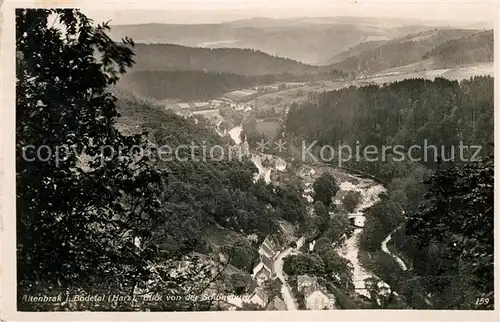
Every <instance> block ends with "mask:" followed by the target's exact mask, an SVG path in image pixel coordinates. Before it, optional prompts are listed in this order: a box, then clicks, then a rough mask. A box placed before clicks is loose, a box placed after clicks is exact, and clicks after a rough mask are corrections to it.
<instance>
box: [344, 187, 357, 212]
mask: <svg viewBox="0 0 500 322" xmlns="http://www.w3.org/2000/svg"><path fill="white" fill-rule="evenodd" d="M360 200H361V193H360V192H359V191H348V192H347V193H346V194H345V196H344V198H343V199H342V204H343V205H344V207H345V209H346V210H347V211H348V212H354V209H355V208H356V206H357V205H358V203H359V201H360Z"/></svg>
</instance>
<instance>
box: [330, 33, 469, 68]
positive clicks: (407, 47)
mask: <svg viewBox="0 0 500 322" xmlns="http://www.w3.org/2000/svg"><path fill="white" fill-rule="evenodd" d="M475 33H477V30H469V29H444V30H443V29H435V30H429V31H424V32H420V33H417V34H413V35H409V36H406V37H403V38H399V39H395V40H392V41H389V42H387V43H385V44H383V45H381V46H379V47H377V48H374V49H371V50H367V51H363V52H361V53H360V54H359V55H356V56H351V57H349V58H347V59H345V60H343V61H341V62H338V63H334V64H332V65H329V67H330V68H334V69H340V70H344V71H356V72H357V73H358V74H359V73H375V72H379V71H382V70H384V69H387V68H391V67H395V66H403V65H407V64H411V63H415V62H418V61H421V60H422V57H423V56H424V55H425V54H427V53H428V52H429V51H430V50H432V48H434V47H436V46H438V45H440V44H442V43H445V42H447V41H449V40H452V39H457V38H461V37H467V36H471V35H473V34H475Z"/></svg>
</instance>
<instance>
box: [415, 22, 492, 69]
mask: <svg viewBox="0 0 500 322" xmlns="http://www.w3.org/2000/svg"><path fill="white" fill-rule="evenodd" d="M493 41H494V34H493V30H487V31H482V32H479V33H476V34H473V35H471V36H467V37H462V38H458V39H452V40H448V41H446V42H444V43H442V44H440V45H438V46H436V47H434V48H433V49H432V50H431V51H429V52H428V53H427V54H426V55H425V56H424V59H427V58H434V59H435V60H436V61H437V62H440V63H443V64H444V65H445V66H454V65H460V64H474V63H481V62H492V61H493V57H494V46H493Z"/></svg>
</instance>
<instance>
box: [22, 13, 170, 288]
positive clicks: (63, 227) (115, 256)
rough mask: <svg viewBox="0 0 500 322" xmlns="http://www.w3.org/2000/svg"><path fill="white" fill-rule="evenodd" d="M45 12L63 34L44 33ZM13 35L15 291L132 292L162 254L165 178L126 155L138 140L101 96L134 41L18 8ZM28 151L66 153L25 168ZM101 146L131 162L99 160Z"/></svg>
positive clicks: (67, 16) (75, 20)
mask: <svg viewBox="0 0 500 322" xmlns="http://www.w3.org/2000/svg"><path fill="white" fill-rule="evenodd" d="M52 14H53V15H55V18H56V19H57V20H58V21H59V23H60V24H61V25H62V27H61V28H62V29H63V30H64V34H63V33H62V31H61V30H59V29H56V28H54V27H49V23H48V18H49V16H50V15H52ZM16 28H17V29H16V35H17V39H16V46H17V52H18V55H17V70H16V76H17V83H16V90H17V96H16V116H17V121H16V135H17V156H16V165H17V179H18V180H17V237H18V263H19V265H18V266H19V267H18V278H19V286H20V288H26V287H28V286H30V287H33V288H37V287H38V286H39V285H42V284H43V285H59V286H62V287H68V286H69V285H71V284H73V281H78V282H79V283H80V284H81V285H80V286H83V287H89V286H91V285H95V284H105V285H107V287H110V289H113V290H116V291H125V292H131V291H132V290H133V289H134V287H135V285H136V283H137V282H138V281H142V280H145V279H147V278H148V276H149V273H148V271H147V269H146V267H147V261H148V260H151V259H153V258H155V257H156V256H164V254H162V252H161V251H160V249H158V247H157V246H156V239H157V237H158V236H155V235H153V234H151V230H153V228H154V227H157V226H158V225H161V224H162V223H163V219H164V218H163V217H162V216H161V210H160V209H161V207H160V199H161V187H162V185H163V183H164V176H163V174H162V172H161V171H158V170H157V169H154V168H152V167H151V166H150V165H149V164H147V163H146V162H138V158H136V157H137V154H136V153H135V154H134V153H133V152H132V151H131V150H130V147H131V146H142V147H143V146H144V145H145V141H144V140H143V138H142V137H141V135H135V136H123V135H121V134H120V133H119V132H118V131H116V129H115V128H114V127H113V124H114V119H115V117H116V116H117V115H118V114H117V111H116V106H115V101H116V99H115V97H113V95H112V94H110V93H108V92H106V91H105V88H106V87H107V86H109V85H113V84H114V83H116V81H117V79H118V75H119V74H120V73H123V72H124V71H125V68H126V67H129V66H131V64H132V63H133V59H132V56H133V54H132V51H131V50H130V48H129V47H128V46H126V45H132V44H133V42H131V40H129V39H125V40H124V41H125V44H118V43H115V42H113V41H111V39H109V37H107V36H106V33H105V32H106V31H107V30H108V29H109V27H108V26H107V25H106V24H104V25H98V26H93V25H92V22H91V21H90V20H88V19H87V18H86V17H85V16H84V15H83V14H81V13H80V12H79V11H77V10H17V11H16ZM95 53H98V54H99V57H100V58H96V57H95V56H94V54H95ZM30 145H32V146H34V147H35V148H39V147H40V146H43V145H45V146H47V147H49V148H50V149H51V150H50V152H54V151H55V149H56V147H59V148H62V147H71V149H68V150H67V151H65V152H63V153H61V155H60V156H59V159H58V158H57V157H58V156H56V155H55V153H50V152H49V150H42V151H45V152H43V153H42V154H41V155H39V157H38V158H34V160H33V161H28V159H30V158H31V157H33V154H30V153H27V156H26V157H24V156H23V154H22V151H26V150H24V149H25V148H26V147H28V146H30ZM103 146H108V147H112V148H114V149H115V151H117V150H118V148H119V147H121V148H123V147H124V148H125V151H124V153H125V154H126V155H129V156H131V157H130V158H123V159H118V158H116V157H115V158H107V157H106V155H105V154H104V153H102V151H101V147H103ZM83 149H85V154H86V156H87V157H88V159H89V162H87V164H86V167H85V169H83V168H82V167H81V166H80V165H79V160H78V157H79V156H80V155H79V154H78V153H77V151H82V150H83ZM28 152H29V151H28ZM42 160H46V161H42ZM136 223H140V224H136ZM134 239H138V240H140V242H141V246H139V247H137V246H135V245H134ZM172 255H175V254H172Z"/></svg>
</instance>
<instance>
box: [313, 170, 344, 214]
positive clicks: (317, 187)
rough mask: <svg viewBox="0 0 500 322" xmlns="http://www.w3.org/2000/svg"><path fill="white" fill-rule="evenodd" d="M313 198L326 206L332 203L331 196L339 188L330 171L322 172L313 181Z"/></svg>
mask: <svg viewBox="0 0 500 322" xmlns="http://www.w3.org/2000/svg"><path fill="white" fill-rule="evenodd" d="M313 189H314V200H315V201H321V202H322V203H323V204H324V205H325V206H326V207H329V206H330V204H331V203H332V197H334V196H335V195H336V194H337V191H338V190H339V189H338V187H337V184H336V182H335V178H334V177H333V175H331V174H330V173H324V174H323V175H321V177H319V178H317V179H316V180H315V181H314V183H313Z"/></svg>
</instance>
